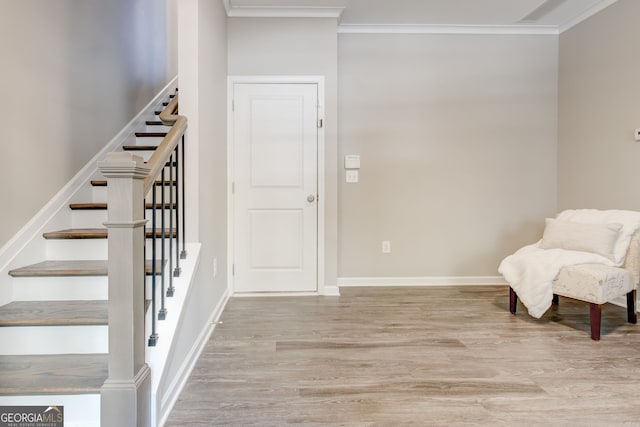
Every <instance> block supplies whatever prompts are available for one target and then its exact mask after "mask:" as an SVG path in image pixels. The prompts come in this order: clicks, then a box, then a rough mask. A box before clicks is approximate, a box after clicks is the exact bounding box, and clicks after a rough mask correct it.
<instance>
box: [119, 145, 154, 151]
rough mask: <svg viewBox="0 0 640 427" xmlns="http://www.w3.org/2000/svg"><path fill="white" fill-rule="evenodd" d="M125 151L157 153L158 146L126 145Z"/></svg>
mask: <svg viewBox="0 0 640 427" xmlns="http://www.w3.org/2000/svg"><path fill="white" fill-rule="evenodd" d="M122 149H123V150H124V151H155V150H157V149H158V146H157V145H125V146H123V147H122Z"/></svg>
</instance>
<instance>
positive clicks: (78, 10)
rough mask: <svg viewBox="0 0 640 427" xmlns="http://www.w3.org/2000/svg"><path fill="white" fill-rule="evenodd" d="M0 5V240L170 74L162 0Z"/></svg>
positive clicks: (68, 0)
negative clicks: (1, 209) (0, 201)
mask: <svg viewBox="0 0 640 427" xmlns="http://www.w3.org/2000/svg"><path fill="white" fill-rule="evenodd" d="M1 4H2V13H0V51H2V58H3V60H2V67H0V81H2V88H3V89H2V103H0V116H1V117H2V119H3V120H2V122H3V124H2V125H3V132H2V141H1V142H0V144H1V145H0V147H1V148H2V158H3V165H2V167H1V168H0V181H2V182H3V183H4V184H3V185H2V186H0V200H2V206H3V207H5V209H3V212H2V221H0V246H2V245H4V244H5V243H6V242H7V241H8V240H9V239H10V238H11V237H12V236H13V235H14V234H15V233H16V232H17V231H18V230H19V229H20V228H21V227H22V226H23V225H24V224H25V223H26V222H27V221H28V220H29V219H30V218H31V217H32V216H33V215H34V214H35V213H36V212H37V211H38V210H39V209H40V208H41V207H42V206H44V204H45V203H46V202H47V201H48V200H49V199H50V198H51V197H52V196H53V195H54V194H55V193H56V192H57V191H58V190H59V189H60V188H62V186H63V185H64V184H66V183H67V182H68V181H69V179H70V178H71V177H73V176H74V175H75V173H77V172H78V171H79V170H80V169H81V168H82V167H83V166H84V165H85V164H86V162H87V161H89V160H90V159H91V158H92V157H93V155H95V154H96V153H97V152H98V151H99V150H100V149H101V148H102V147H103V146H104V145H105V144H106V143H107V142H108V141H109V140H110V139H111V138H112V137H113V136H115V134H116V133H117V132H118V131H119V130H120V129H121V128H122V127H123V126H124V125H125V124H126V123H127V122H128V121H129V120H130V119H131V118H133V116H134V115H135V114H136V113H137V112H138V111H140V110H141V109H142V107H144V106H145V105H146V104H147V102H149V101H150V100H151V99H152V98H153V96H154V95H155V94H157V93H158V92H159V90H160V89H162V87H163V86H164V85H165V84H166V83H168V82H169V80H170V79H171V78H172V77H173V75H171V74H169V68H170V67H169V65H168V64H170V63H171V57H170V54H169V52H168V51H167V49H166V39H165V31H166V29H167V22H168V21H169V22H170V21H171V17H168V16H166V14H165V12H166V7H165V1H157V0H134V1H131V0H112V1H100V0H85V1H82V2H77V1H72V0H58V1H55V2H50V1H45V2H42V1H36V0H24V1H19V2H13V1H3V2H2V3H1ZM173 62H175V60H173ZM6 207H8V209H7V208H6Z"/></svg>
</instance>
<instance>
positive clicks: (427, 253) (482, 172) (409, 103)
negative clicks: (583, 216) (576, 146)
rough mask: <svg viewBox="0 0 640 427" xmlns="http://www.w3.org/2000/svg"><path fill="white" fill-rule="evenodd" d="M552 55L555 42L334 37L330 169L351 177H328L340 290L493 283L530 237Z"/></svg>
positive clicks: (547, 187)
mask: <svg viewBox="0 0 640 427" xmlns="http://www.w3.org/2000/svg"><path fill="white" fill-rule="evenodd" d="M557 55H558V39H557V37H555V36H487V35H484V36H474V35H398V34H396V35H376V34H341V35H340V37H339V57H338V58H339V61H338V64H339V74H338V77H339V111H340V115H339V124H340V128H339V136H340V153H339V154H340V156H339V158H340V162H342V158H343V156H344V155H345V154H359V155H360V156H361V166H362V168H361V170H360V183H358V184H346V183H345V182H344V170H343V169H342V168H341V171H340V176H339V182H340V184H339V189H340V191H339V194H340V196H339V276H340V277H422V276H494V275H497V266H498V264H499V262H500V260H501V259H502V258H503V257H504V256H506V255H508V254H509V253H512V252H513V251H514V250H515V249H517V248H518V247H520V246H522V245H524V244H526V243H530V242H531V241H534V240H536V239H538V238H539V235H540V232H541V230H542V227H543V225H544V223H543V219H544V217H545V216H549V215H552V214H554V213H555V211H556V155H557V153H556V148H557V147H556V139H557V137H556V131H557V128H556V124H557V123H556V120H557V109H556V105H557V104H556V103H557V66H558V65H557ZM341 165H342V163H341ZM382 240H390V241H391V244H392V253H391V254H382V253H381V241H382Z"/></svg>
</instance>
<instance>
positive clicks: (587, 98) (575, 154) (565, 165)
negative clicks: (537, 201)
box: [558, 0, 640, 210]
mask: <svg viewBox="0 0 640 427" xmlns="http://www.w3.org/2000/svg"><path fill="white" fill-rule="evenodd" d="M638 17H640V2H638V1H636V0H619V1H618V2H617V3H615V4H613V5H612V6H609V7H608V8H606V9H605V10H603V11H602V12H600V13H598V14H597V15H595V16H593V17H591V18H590V19H588V20H587V21H584V22H582V23H581V24H580V25H578V26H576V27H574V28H572V29H571V30H569V31H566V32H564V33H562V35H561V36H560V72H559V82H560V92H559V138H558V198H559V207H560V208H561V209H567V208H600V209H612V208H615V209H635V210H640V195H639V194H640V193H639V192H638V183H639V182H640V167H639V166H638V160H639V159H640V143H638V142H635V141H634V138H633V133H634V129H636V128H640V102H638V100H640V78H639V76H640V74H639V73H640V50H639V49H638V43H639V41H640V26H639V25H638V20H637V18H638Z"/></svg>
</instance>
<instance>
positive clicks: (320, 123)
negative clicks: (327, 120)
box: [318, 119, 324, 129]
mask: <svg viewBox="0 0 640 427" xmlns="http://www.w3.org/2000/svg"><path fill="white" fill-rule="evenodd" d="M323 126H324V120H323V119H318V128H320V129H322V127H323Z"/></svg>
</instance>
